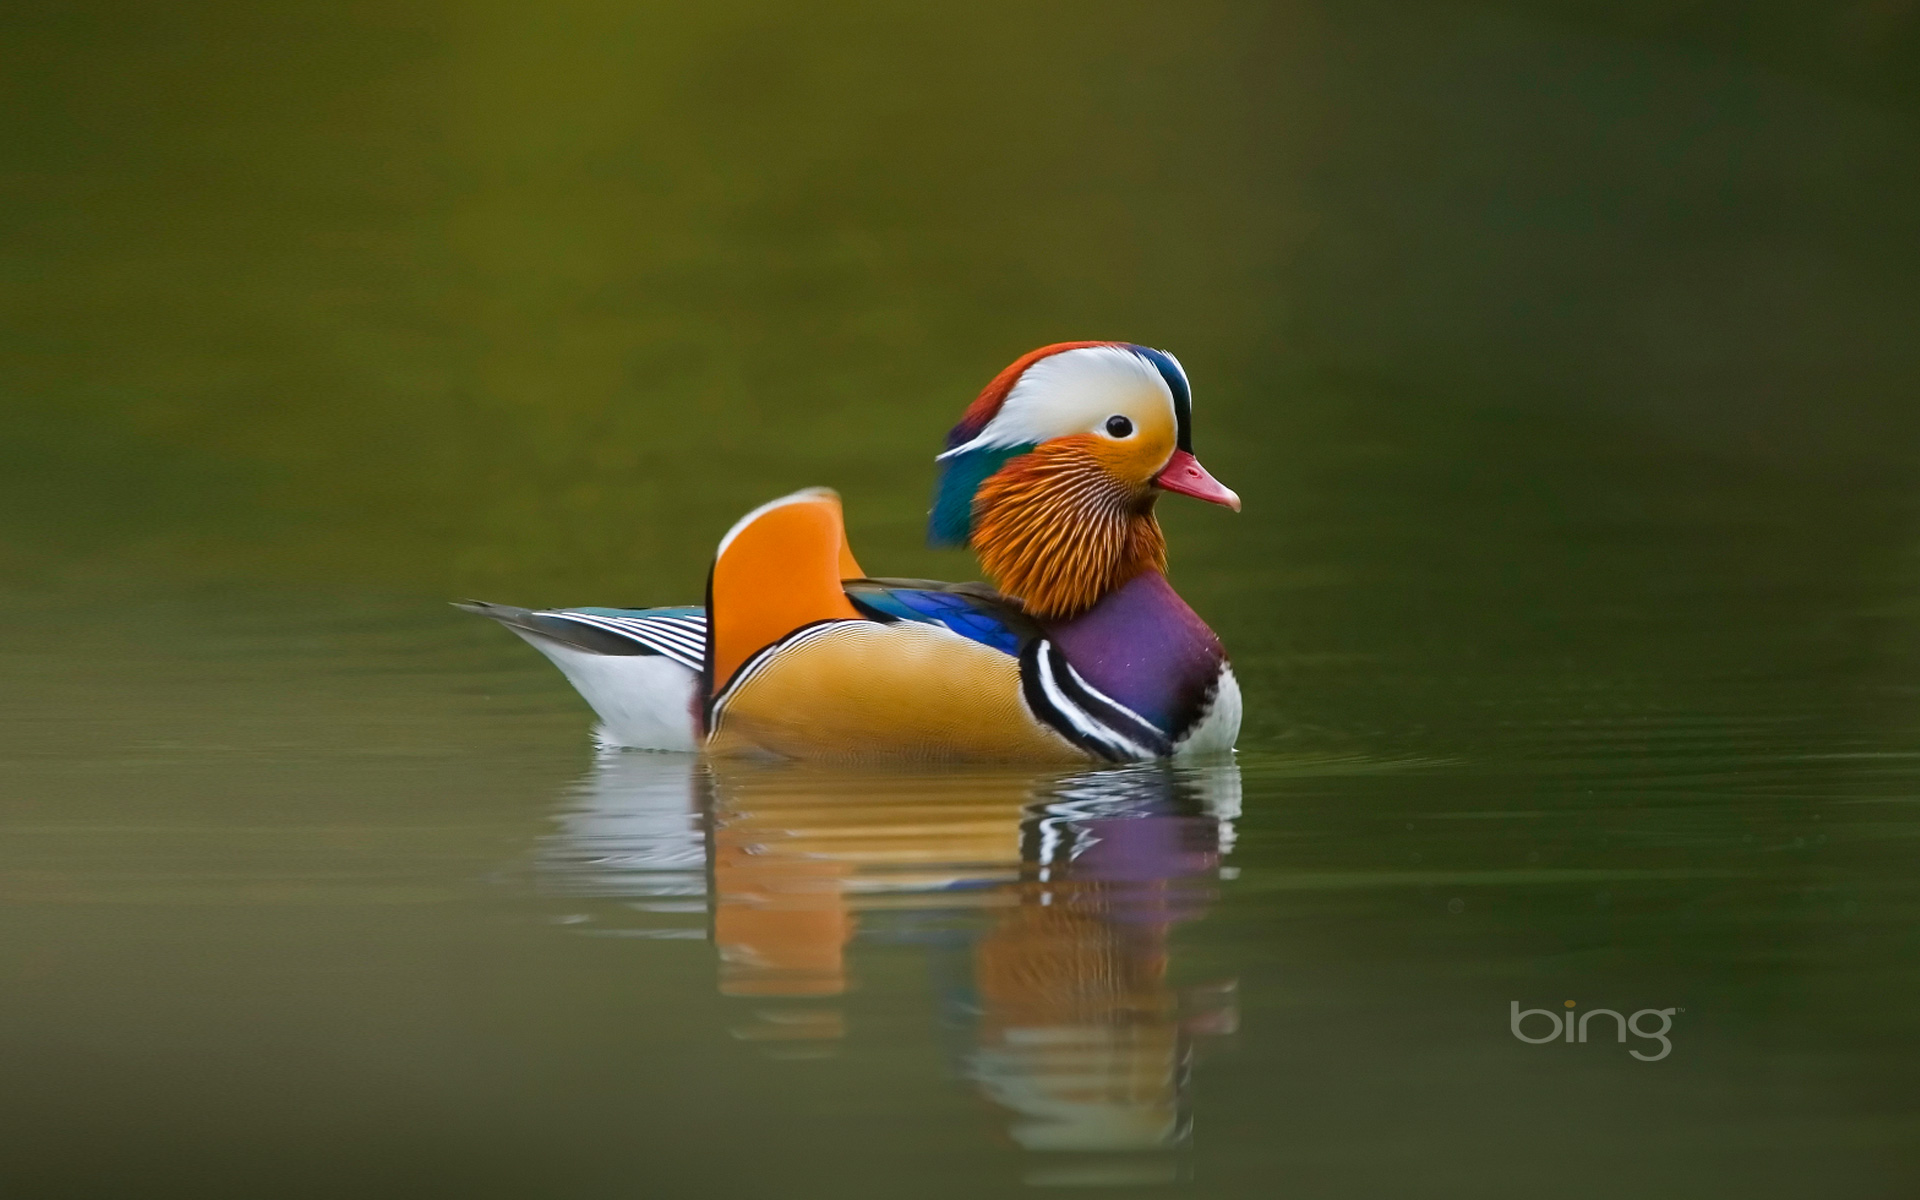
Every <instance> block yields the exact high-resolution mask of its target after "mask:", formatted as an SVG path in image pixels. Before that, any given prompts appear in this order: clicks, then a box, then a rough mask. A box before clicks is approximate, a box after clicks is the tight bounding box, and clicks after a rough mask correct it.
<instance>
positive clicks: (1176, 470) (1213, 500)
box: [1153, 450, 1240, 512]
mask: <svg viewBox="0 0 1920 1200" xmlns="http://www.w3.org/2000/svg"><path fill="white" fill-rule="evenodd" d="M1153 486H1155V487H1158V488H1165V489H1166V490H1167V491H1169V492H1179V493H1180V494H1181V495H1182V496H1192V497H1193V498H1194V499H1195V500H1205V501H1206V502H1207V503H1208V504H1224V505H1226V506H1227V507H1228V508H1230V509H1232V510H1233V511H1235V512H1239V511H1240V497H1239V496H1236V495H1234V492H1233V489H1232V488H1230V487H1228V486H1227V485H1226V484H1224V483H1221V482H1220V481H1219V480H1218V479H1215V478H1214V477H1213V476H1212V475H1209V474H1208V473H1207V469H1206V468H1205V467H1203V466H1201V465H1200V460H1199V459H1197V458H1195V457H1194V456H1193V455H1191V454H1189V453H1187V452H1186V451H1185V450H1175V451H1174V452H1173V457H1172V458H1170V459H1168V460H1167V465H1166V466H1164V467H1162V468H1160V473H1159V474H1158V475H1155V476H1154V477H1153Z"/></svg>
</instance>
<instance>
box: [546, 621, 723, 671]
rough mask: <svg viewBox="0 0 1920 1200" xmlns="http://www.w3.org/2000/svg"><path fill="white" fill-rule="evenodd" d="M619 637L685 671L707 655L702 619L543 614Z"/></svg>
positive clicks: (696, 666) (697, 667)
mask: <svg viewBox="0 0 1920 1200" xmlns="http://www.w3.org/2000/svg"><path fill="white" fill-rule="evenodd" d="M540 615H541V616H543V617H559V618H561V619H562V620H567V621H574V622H577V623H579V624H581V625H588V626H591V627H593V628H595V629H602V630H605V631H606V632H608V633H614V634H619V635H620V636H621V637H624V638H626V639H627V640H628V641H631V642H635V643H638V644H639V645H641V646H644V647H646V648H647V649H649V650H651V651H653V652H654V653H655V654H658V655H660V656H662V657H663V658H670V659H672V660H673V661H674V662H677V663H679V664H680V665H681V666H683V667H686V668H687V669H688V670H692V671H698V670H700V668H701V663H702V660H703V659H704V658H705V656H706V652H707V622H706V620H705V619H704V618H701V617H603V616H600V615H598V614H596V613H580V612H544V613H541V614H540Z"/></svg>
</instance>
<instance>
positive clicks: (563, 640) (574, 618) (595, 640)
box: [453, 600, 707, 671]
mask: <svg viewBox="0 0 1920 1200" xmlns="http://www.w3.org/2000/svg"><path fill="white" fill-rule="evenodd" d="M453 606H454V607H455V608H458V609H463V610H465V611H466V612H470V613H474V614H476V615H478V616H482V617H491V618H493V619H494V620H496V621H498V622H500V623H501V624H502V625H505V626H506V627H507V628H508V629H511V630H513V631H514V632H515V633H518V634H521V635H522V636H524V637H528V638H538V639H540V640H542V641H546V642H554V643H558V644H559V645H562V646H568V647H571V648H572V649H575V650H580V651H584V652H586V653H588V654H603V655H636V654H657V655H660V656H662V657H664V658H670V659H672V660H673V661H675V662H677V663H679V664H680V665H681V666H683V667H686V668H688V669H689V670H693V671H698V670H699V669H700V665H701V658H702V656H703V654H704V652H705V643H706V632H707V631H706V624H707V623H706V618H705V616H704V615H697V616H696V615H692V614H690V613H687V612H684V611H680V610H668V611H666V612H648V611H646V610H644V609H641V610H635V611H633V612H631V613H618V614H615V613H611V612H607V611H604V610H603V611H599V612H574V611H568V610H563V609H550V610H546V611H542V612H535V611H534V610H533V609H529V608H516V607H514V606H513V605H511V604H488V603H486V602H485V601H483V600H457V601H455V602H454V605H453Z"/></svg>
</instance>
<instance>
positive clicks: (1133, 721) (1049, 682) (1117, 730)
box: [1020, 638, 1173, 762]
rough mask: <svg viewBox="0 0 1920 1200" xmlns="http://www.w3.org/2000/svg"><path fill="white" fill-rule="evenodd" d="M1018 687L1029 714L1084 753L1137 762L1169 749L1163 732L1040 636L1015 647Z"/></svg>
mask: <svg viewBox="0 0 1920 1200" xmlns="http://www.w3.org/2000/svg"><path fill="white" fill-rule="evenodd" d="M1020 688H1021V691H1022V693H1023V694H1024V695H1025V697H1026V701H1027V707H1028V708H1029V709H1031V710H1032V712H1033V715H1034V716H1036V717H1038V718H1040V720H1041V721H1043V722H1045V723H1046V724H1047V725H1048V726H1049V727H1051V728H1052V729H1053V730H1054V731H1055V732H1057V733H1059V734H1060V736H1061V737H1064V738H1066V739H1067V740H1068V741H1069V742H1072V743H1073V744H1074V745H1076V746H1078V747H1080V749H1082V750H1085V751H1087V752H1088V753H1090V754H1094V755H1097V756H1099V757H1100V758H1104V759H1107V760H1108V761H1110V762H1138V761H1140V760H1141V759H1149V758H1162V757H1165V756H1166V755H1167V754H1170V753H1172V751H1173V744H1172V743H1171V742H1170V741H1168V739H1167V735H1166V734H1165V733H1164V732H1162V731H1161V730H1160V729H1159V728H1157V727H1156V726H1155V725H1154V724H1153V723H1152V722H1150V721H1148V720H1147V719H1146V718H1145V717H1142V716H1141V715H1140V714H1139V713H1136V712H1134V711H1133V710H1132V709H1130V708H1128V707H1127V706H1126V705H1124V704H1121V703H1120V702H1119V701H1117V700H1114V699H1113V698H1112V697H1110V696H1107V695H1105V694H1103V693H1102V692H1101V691H1100V690H1099V689H1098V688H1095V687H1094V686H1093V685H1092V684H1090V683H1088V682H1087V681H1086V680H1084V679H1082V678H1080V673H1079V672H1078V671H1075V670H1074V669H1073V666H1072V664H1070V663H1068V662H1067V656H1066V655H1065V654H1063V653H1061V652H1060V648H1059V647H1058V646H1055V645H1054V644H1053V643H1052V642H1050V641H1048V640H1046V639H1045V638H1036V639H1035V640H1033V641H1032V642H1029V643H1028V644H1027V645H1026V647H1025V648H1024V649H1022V650H1021V651H1020Z"/></svg>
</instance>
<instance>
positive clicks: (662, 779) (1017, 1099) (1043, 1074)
mask: <svg viewBox="0 0 1920 1200" xmlns="http://www.w3.org/2000/svg"><path fill="white" fill-rule="evenodd" d="M1239 797H1240V777H1239V772H1238V768H1237V767H1235V766H1234V765H1233V764H1232V763H1231V762H1224V763H1219V764H1215V765H1210V766H1177V767H1176V766H1170V765H1166V764H1147V765H1140V766H1133V767H1123V768H1114V769H1107V770H1098V771H1084V772H1078V773H1058V772H1048V773H1035V772H1032V771H1012V770H991V769H953V770H946V771H941V772H939V773H933V772H928V771H921V772H912V773H909V772H905V771H888V770H884V769H868V768H862V769H852V768H846V769H832V768H824V767H819V766H807V765H799V764H788V763H757V762H741V761H702V760H697V759H692V758H682V757H678V756H670V755H655V754H635V753H625V754H622V753H617V752H610V753H607V754H604V755H603V756H602V757H601V759H600V760H599V762H598V763H597V765H596V767H595V770H594V772H593V774H592V775H591V777H590V778H589V779H588V780H587V781H585V783H584V785H583V786H582V787H581V788H580V789H579V790H578V791H577V793H576V794H575V796H574V797H573V800H572V803H571V804H570V805H569V806H568V807H567V808H566V810H565V811H563V813H562V814H561V815H560V827H561V828H560V831H559V832H558V833H557V834H556V835H555V836H554V837H552V838H549V839H548V840H547V841H546V842H545V843H544V844H543V846H542V847H541V851H540V855H539V863H540V868H541V870H540V877H541V879H542V881H543V884H544V886H545V889H546V890H547V891H548V892H549V893H550V894H563V895H566V896H568V897H569V898H570V899H571V903H572V907H571V910H570V912H569V914H568V916H567V917H565V918H563V920H565V921H567V922H569V923H570V924H572V925H574V926H575V927H576V928H578V930H579V931H580V932H582V933H587V934H592V935H597V936H618V937H638V938H694V937H711V939H712V940H713V942H714V943H715V946H716V948H717V949H718V952H719V963H718V988H719V990H720V992H721V993H723V994H725V995H728V996H734V997H741V998H744V1002H745V1003H747V1004H749V1005H751V1006H752V1008H753V1013H752V1016H751V1018H750V1019H748V1020H746V1021H744V1022H742V1023H741V1024H740V1025H739V1026H737V1027H736V1028H735V1030H734V1034H735V1036H736V1037H740V1038H743V1039H747V1040H753V1041H759V1042H764V1043H766V1044H767V1046H768V1048H769V1050H770V1051H771V1052H773V1053H775V1054H776V1056H779V1057H819V1056H822V1055H825V1054H830V1053H831V1052H832V1048H833V1046H834V1044H835V1043H836V1042H837V1041H838V1040H839V1039H841V1038H844V1037H846V1036H848V1029H847V1022H846V1019H845V1016H844V1014H843V1013H842V1011H841V1010H840V1008H839V1005H838V1002H837V1000H836V998H837V997H839V996H841V995H842V994H843V993H845V992H846V991H847V990H848V989H849V987H850V986H852V983H853V981H852V979H851V978H850V968H849V950H850V947H853V946H854V945H855V943H856V942H859V943H875V944H886V943H891V944H895V945H898V944H901V943H908V944H917V945H920V946H923V947H925V948H926V952H927V954H928V956H929V959H930V962H931V965H932V968H933V970H934V972H935V977H936V980H937V981H938V986H937V989H936V992H937V995H938V997H939V1004H940V1008H941V1012H940V1013H939V1014H938V1016H939V1018H940V1020H941V1024H942V1026H943V1029H944V1030H945V1032H946V1033H947V1034H948V1036H949V1037H951V1038H952V1045H953V1059H954V1062H955V1065H956V1069H957V1071H958V1073H959V1074H960V1075H962V1076H963V1077H964V1078H966V1079H969V1080H971V1081H972V1083H973V1085H974V1086H976V1087H977V1088H978V1089H979V1090H980V1092H981V1093H982V1094H984V1095H985V1096H986V1097H988V1098H989V1099H991V1100H992V1101H993V1102H995V1103H996V1104H997V1105H999V1106H1001V1107H1003V1108H1004V1109H1006V1110H1008V1112H1009V1113H1010V1114H1011V1115H1012V1120H1011V1123H1010V1126H1009V1129H1008V1132H1009V1134H1010V1135H1011V1137H1012V1138H1013V1140H1014V1141H1015V1142H1017V1143H1018V1144H1019V1145H1021V1146H1023V1147H1025V1148H1027V1149H1030V1150H1038V1151H1071V1152H1081V1153H1088V1152H1091V1153H1102V1152H1113V1151H1138V1150H1167V1149H1174V1148H1177V1147H1179V1146H1180V1145H1181V1144H1182V1143H1183V1142H1184V1140H1185V1139H1186V1136H1187V1131H1188V1118H1187V1094H1188V1079H1189V1074H1190V1062H1191V1057H1192V1051H1193V1046H1194V1043H1195V1039H1196V1038H1197V1037H1202V1036H1206V1035H1211V1034H1223V1033H1230V1032H1232V1030H1233V1028H1234V1025H1235V1021H1236V1016H1235V1009H1234V1006H1233V1000H1234V997H1233V984H1232V981H1231V980H1215V981H1212V982H1210V983H1206V984H1202V985H1199V986H1191V987H1184V988H1179V989H1176V988H1175V987H1174V986H1173V984H1172V983H1171V981H1170V980H1171V976H1172V972H1171V971H1170V961H1169V958H1170V956H1169V937H1170V935H1171V933H1172V932H1173V930H1174V929H1175V928H1176V927H1178V926H1180V925H1182V924H1185V923H1189V922H1192V921H1196V920H1198V919H1200V918H1201V917H1203V916H1204V915H1205V913H1206V911H1207V906H1208V904H1209V903H1210V902H1211V900H1212V897H1213V894H1214V888H1215V886H1216V882H1215V881H1216V880H1217V879H1218V877H1219V874H1220V863H1221V858H1222V855H1223V854H1224V853H1225V852H1226V851H1227V850H1229V849H1230V848H1231V844H1232V834H1233V820H1234V818H1235V817H1236V816H1237V815H1238V811H1239ZM592 898H600V899H601V900H602V901H603V902H604V903H602V904H600V905H598V906H596V905H595V904H594V903H593V900H592ZM1063 1181H1065V1180H1063ZM1113 1181H1114V1182H1119V1181H1120V1180H1118V1179H1117V1178H1116V1179H1114V1180H1113Z"/></svg>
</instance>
